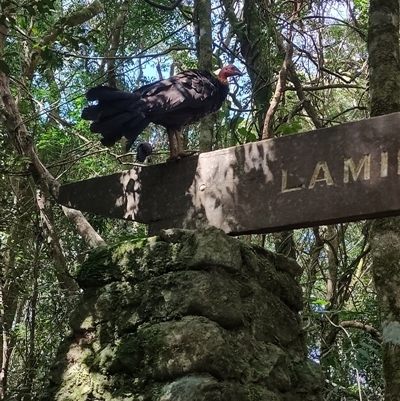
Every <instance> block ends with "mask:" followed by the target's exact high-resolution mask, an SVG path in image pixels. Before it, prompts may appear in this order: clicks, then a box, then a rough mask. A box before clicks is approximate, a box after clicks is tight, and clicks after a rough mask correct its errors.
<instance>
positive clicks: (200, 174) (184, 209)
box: [58, 113, 400, 234]
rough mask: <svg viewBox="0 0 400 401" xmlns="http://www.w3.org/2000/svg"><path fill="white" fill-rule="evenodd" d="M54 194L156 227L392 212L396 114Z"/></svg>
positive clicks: (398, 164)
mask: <svg viewBox="0 0 400 401" xmlns="http://www.w3.org/2000/svg"><path fill="white" fill-rule="evenodd" d="M58 201H59V202H60V203H61V204H63V205H65V206H69V207H72V208H76V209H79V210H82V211H86V212H90V213H95V214H99V215H102V216H107V217H114V218H122V219H129V220H135V221H138V222H142V223H146V224H149V225H150V231H151V232H153V233H154V232H157V231H158V230H159V229H162V228H171V227H182V228H194V227H197V226H199V225H203V224H211V225H213V226H216V227H219V228H221V229H223V230H224V231H225V232H227V233H231V234H244V233H265V232H273V231H280V230H284V229H289V228H300V227H308V226H315V225H321V224H328V223H337V222H346V221H354V220H360V219H367V218H375V217H381V216H390V215H396V214H400V113H394V114H390V115H386V116H381V117H376V118H371V119H368V120H362V121H357V122H351V123H347V124H342V125H338V126H336V127H331V128H327V129H321V130H316V131H311V132H306V133H302V134H296V135H290V136H286V137H281V138H276V139H269V140H265V141H260V142H255V143H249V144H245V145H243V146H237V147H232V148H227V149H221V150H217V151H214V152H209V153H202V154H200V155H199V156H193V157H190V158H187V159H182V160H177V161H174V162H170V163H165V164H158V165H153V166H148V167H138V168H134V169H132V170H127V171H123V172H121V173H118V174H113V175H110V176H106V177H99V178H93V179H90V180H86V181H81V182H75V183H71V184H67V185H63V186H61V188H60V193H59V199H58Z"/></svg>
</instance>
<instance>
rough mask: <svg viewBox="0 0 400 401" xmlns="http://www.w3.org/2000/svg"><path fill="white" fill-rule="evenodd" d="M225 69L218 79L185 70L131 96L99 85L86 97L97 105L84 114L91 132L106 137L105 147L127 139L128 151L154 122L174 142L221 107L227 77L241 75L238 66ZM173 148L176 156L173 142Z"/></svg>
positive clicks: (199, 71)
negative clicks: (173, 139)
mask: <svg viewBox="0 0 400 401" xmlns="http://www.w3.org/2000/svg"><path fill="white" fill-rule="evenodd" d="M225 69H227V71H230V73H229V72H227V73H226V75H223V74H222V75H221V73H220V76H219V77H218V78H217V77H214V76H213V75H212V74H211V73H210V72H208V71H204V70H188V71H184V72H181V73H180V74H177V75H175V76H173V77H171V78H168V79H164V80H160V81H157V82H153V83H151V84H148V85H145V86H142V87H141V88H139V89H137V90H136V91H134V92H132V93H128V92H125V91H121V90H118V89H115V88H110V87H107V86H97V87H95V88H92V89H90V90H89V91H88V92H87V94H86V97H87V99H88V100H89V101H97V104H96V105H91V106H87V107H86V108H85V109H84V110H83V111H82V118H83V119H85V120H91V121H92V124H91V125H90V130H91V131H92V132H97V133H100V134H101V135H102V136H103V138H102V140H101V142H102V143H103V144H104V145H106V146H111V145H113V144H114V143H115V142H116V141H118V140H119V139H121V137H122V136H124V137H125V138H126V139H127V142H126V151H128V150H129V149H130V147H131V146H132V144H133V142H134V141H135V140H136V138H137V137H138V135H139V134H140V133H141V132H142V131H143V130H144V129H145V128H146V127H147V126H148V125H149V124H150V123H151V122H152V123H155V124H159V125H162V126H164V127H166V128H167V132H168V136H169V140H170V142H171V140H172V139H171V138H173V136H174V135H178V136H179V131H180V130H181V129H182V128H183V127H184V126H186V125H189V124H192V123H194V122H196V121H198V120H199V119H201V118H202V117H204V116H206V115H207V114H210V113H213V112H215V111H217V110H218V109H219V108H220V107H221V105H222V103H223V101H224V100H225V99H226V97H227V95H228V92H229V86H228V81H227V79H226V78H227V77H228V76H232V75H241V73H240V71H239V70H238V69H237V68H236V67H235V66H227V67H225ZM221 72H222V70H221ZM177 140H178V152H181V151H182V149H179V148H181V145H180V139H179V138H178V137H177ZM170 146H171V157H173V156H174V155H173V154H172V153H173V152H172V145H171V143H170ZM175 156H177V155H175Z"/></svg>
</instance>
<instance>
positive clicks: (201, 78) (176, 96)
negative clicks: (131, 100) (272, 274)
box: [139, 70, 218, 114]
mask: <svg viewBox="0 0 400 401" xmlns="http://www.w3.org/2000/svg"><path fill="white" fill-rule="evenodd" d="M216 83H217V81H216V79H215V78H213V77H212V75H211V74H209V73H207V72H203V71H191V70H190V71H185V72H183V73H180V74H177V75H175V76H174V77H171V78H169V79H165V80H162V81H158V82H155V83H153V84H149V85H146V86H145V87H142V88H140V89H139V91H140V92H141V94H142V97H141V106H142V107H141V109H142V110H143V111H144V112H145V113H148V114H154V113H158V112H163V113H168V112H170V111H177V110H179V109H182V108H199V107H207V104H206V103H207V102H210V101H211V99H212V98H213V95H214V93H216V92H217V90H218V88H217V85H216Z"/></svg>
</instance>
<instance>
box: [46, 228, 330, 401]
mask: <svg viewBox="0 0 400 401" xmlns="http://www.w3.org/2000/svg"><path fill="white" fill-rule="evenodd" d="M300 271H301V270H300V267H299V265H298V264H297V263H296V262H295V261H293V260H292V259H287V258H285V257H284V256H282V255H277V254H273V253H270V252H267V251H265V250H264V249H262V248H258V247H252V246H250V245H246V244H244V243H241V242H240V241H238V240H236V239H234V238H232V237H228V236H227V235H225V234H223V233H222V231H220V230H217V229H215V228H208V229H205V230H203V231H189V230H167V231H164V232H162V234H161V235H160V236H159V237H153V238H150V239H149V240H144V242H136V243H135V242H129V241H128V242H125V243H122V244H119V245H117V246H114V247H111V248H105V247H104V248H99V249H98V250H97V251H95V252H94V253H93V254H92V255H91V257H90V258H89V259H88V260H87V261H86V262H85V263H84V264H83V265H82V267H81V269H80V272H79V274H78V281H79V283H80V285H81V286H82V287H83V289H84V295H83V299H82V301H81V303H80V305H79V306H78V307H77V309H76V311H75V313H74V315H73V316H72V318H71V321H70V324H71V327H72V335H71V336H70V337H69V338H68V339H67V340H66V341H65V342H64V344H63V345H62V347H61V348H60V351H59V354H58V357H57V362H56V364H55V365H54V367H53V370H52V373H51V384H50V386H49V388H48V392H47V394H45V395H43V397H42V401H44V400H46V401H50V400H52V401H56V400H57V401H61V400H82V401H83V400H99V401H100V400H101V401H102V400H114V401H116V400H121V401H122V400H139V399H140V400H142V401H150V400H151V401H156V400H157V401H167V400H176V401H177V400H182V401H183V400H190V401H206V400H207V401H210V400H213V401H219V400H221V401H222V400H225V401H228V400H229V401H239V400H240V401H252V400H265V401H267V400H268V401H297V400H298V401H300V400H305V399H307V400H322V398H321V396H320V389H321V387H322V381H323V380H322V376H321V372H320V369H319V367H318V366H317V365H316V364H314V363H313V362H311V361H310V360H308V359H307V357H306V354H307V350H306V346H305V338H304V333H303V331H302V330H301V327H300V321H299V314H298V312H299V310H300V309H301V307H302V298H301V289H300V286H299V285H298V283H297V282H296V280H295V278H294V277H295V276H296V275H298V274H299V273H300Z"/></svg>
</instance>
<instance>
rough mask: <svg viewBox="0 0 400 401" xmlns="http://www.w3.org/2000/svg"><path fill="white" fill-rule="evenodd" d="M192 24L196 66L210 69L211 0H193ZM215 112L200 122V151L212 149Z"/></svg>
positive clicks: (211, 66) (211, 65)
mask: <svg viewBox="0 0 400 401" xmlns="http://www.w3.org/2000/svg"><path fill="white" fill-rule="evenodd" d="M194 24H195V32H196V48H197V55H198V60H199V61H198V67H199V68H200V69H202V70H207V71H211V70H212V68H213V64H212V31H211V0H195V2H194ZM215 122H216V114H211V115H208V116H206V117H205V118H203V119H202V120H201V123H200V135H199V148H200V152H207V151H210V150H212V145H213V139H214V138H213V130H214V126H215Z"/></svg>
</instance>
